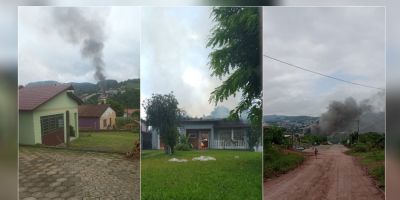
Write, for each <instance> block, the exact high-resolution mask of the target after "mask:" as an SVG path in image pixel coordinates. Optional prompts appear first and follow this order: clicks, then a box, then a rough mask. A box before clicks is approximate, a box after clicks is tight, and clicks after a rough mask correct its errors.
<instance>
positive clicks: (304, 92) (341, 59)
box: [263, 7, 385, 116]
mask: <svg viewBox="0 0 400 200" xmlns="http://www.w3.org/2000/svg"><path fill="white" fill-rule="evenodd" d="M263 28H264V31H263V51H264V54H267V55H270V56H272V57H276V58H279V59H281V60H284V61H287V62H289V63H292V64H295V65H299V66H301V67H305V68H308V69H310V70H314V71H318V72H321V73H325V74H327V75H331V76H336V77H339V78H342V79H345V80H348V81H353V82H357V83H360V84H366V85H371V86H375V87H380V88H385V9H384V8H383V7H347V8H344V7H332V8H326V7H325V8H322V7H310V8H307V7H264V16H263ZM263 87H264V88H263V94H264V103H263V113H264V114H285V115H312V116H318V115H319V114H321V113H322V112H324V111H325V110H326V108H327V106H328V105H329V103H330V102H331V101H333V100H339V101H341V100H344V99H345V98H347V97H350V96H351V97H354V98H355V99H356V100H358V101H360V100H363V99H366V98H369V97H371V96H373V95H375V94H376V93H377V92H378V90H375V89H369V88H363V87H359V86H354V85H349V84H346V83H342V82H338V81H335V80H331V79H327V78H324V77H321V76H318V75H315V74H311V73H309V72H305V71H301V70H299V69H295V68H292V67H290V66H287V65H284V64H281V63H278V62H276V61H273V60H270V59H267V58H264V59H263Z"/></svg>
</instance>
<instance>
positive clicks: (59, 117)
mask: <svg viewBox="0 0 400 200" xmlns="http://www.w3.org/2000/svg"><path fill="white" fill-rule="evenodd" d="M40 126H41V129H42V135H47V134H49V133H52V132H54V131H56V130H57V129H60V128H64V114H56V115H47V116H42V117H40Z"/></svg>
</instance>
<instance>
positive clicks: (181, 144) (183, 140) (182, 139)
mask: <svg viewBox="0 0 400 200" xmlns="http://www.w3.org/2000/svg"><path fill="white" fill-rule="evenodd" d="M175 149H176V150H177V151H190V150H191V149H192V144H190V142H189V137H187V136H185V135H179V138H178V144H177V145H176V146H175Z"/></svg>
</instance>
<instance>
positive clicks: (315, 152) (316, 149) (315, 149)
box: [314, 146, 318, 159]
mask: <svg viewBox="0 0 400 200" xmlns="http://www.w3.org/2000/svg"><path fill="white" fill-rule="evenodd" d="M317 154H318V148H317V147H316V146H315V147H314V155H315V159H317Z"/></svg>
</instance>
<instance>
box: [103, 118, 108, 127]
mask: <svg viewBox="0 0 400 200" xmlns="http://www.w3.org/2000/svg"><path fill="white" fill-rule="evenodd" d="M103 127H107V119H103Z"/></svg>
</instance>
